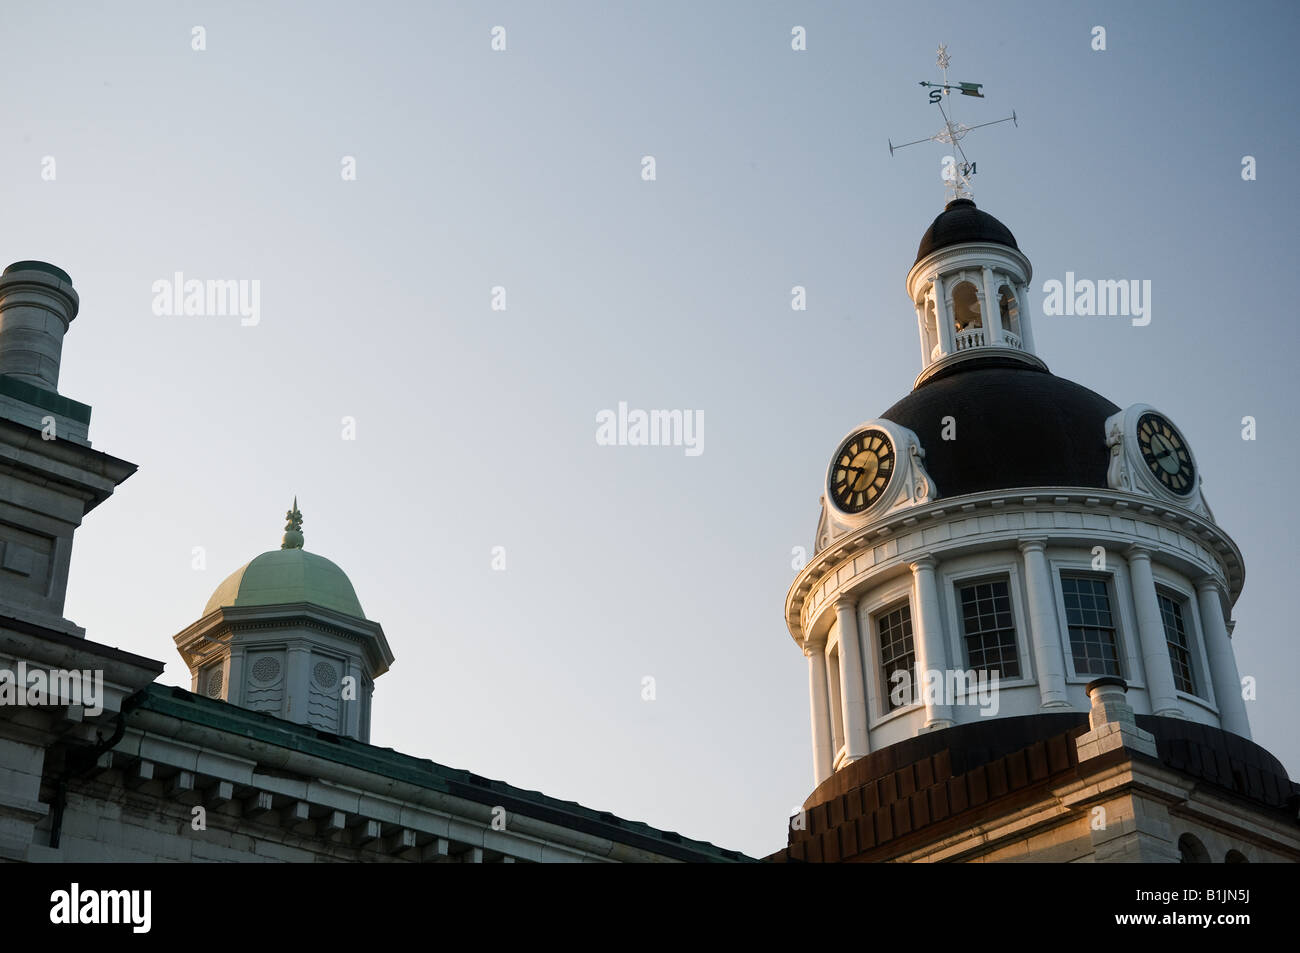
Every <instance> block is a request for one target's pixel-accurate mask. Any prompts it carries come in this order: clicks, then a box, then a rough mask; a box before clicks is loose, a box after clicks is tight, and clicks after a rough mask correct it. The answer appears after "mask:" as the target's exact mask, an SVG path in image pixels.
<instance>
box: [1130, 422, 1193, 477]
mask: <svg viewBox="0 0 1300 953" xmlns="http://www.w3.org/2000/svg"><path fill="white" fill-rule="evenodd" d="M1137 437H1138V446H1139V447H1140V448H1141V450H1142V459H1143V460H1145V461H1146V465H1147V466H1148V467H1149V468H1150V469H1151V472H1152V474H1153V475H1154V476H1155V478H1156V479H1157V480H1159V481H1160V482H1161V483H1162V484H1164V486H1165V488H1166V489H1167V490H1169V491H1170V492H1171V493H1177V494H1178V495H1179V496H1186V495H1187V494H1188V493H1191V492H1192V487H1194V486H1195V485H1196V484H1195V482H1194V481H1193V476H1194V475H1195V472H1196V468H1195V467H1194V466H1193V465H1192V455H1191V454H1190V453H1189V452H1188V451H1187V441H1185V440H1183V435H1182V434H1180V433H1179V432H1178V430H1177V428H1176V427H1174V425H1173V424H1171V423H1170V422H1169V421H1168V420H1166V419H1165V418H1164V417H1161V416H1160V415H1159V414H1154V413H1146V414H1143V415H1142V416H1141V417H1140V418H1139V419H1138V424H1137Z"/></svg>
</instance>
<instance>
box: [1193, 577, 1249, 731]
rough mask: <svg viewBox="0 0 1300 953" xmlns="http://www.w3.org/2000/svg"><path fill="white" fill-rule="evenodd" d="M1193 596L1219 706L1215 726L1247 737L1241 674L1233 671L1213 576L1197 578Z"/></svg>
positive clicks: (1233, 658)
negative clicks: (1199, 615) (1217, 719)
mask: <svg viewBox="0 0 1300 953" xmlns="http://www.w3.org/2000/svg"><path fill="white" fill-rule="evenodd" d="M1196 599H1197V602H1198V603H1199V605H1200V609H1201V631H1202V633H1204V635H1203V637H1204V639H1205V654H1206V656H1207V657H1208V658H1209V660H1210V680H1211V681H1212V682H1213V684H1214V700H1215V701H1216V702H1217V703H1218V705H1219V726H1220V727H1221V728H1222V729H1223V730H1224V731H1231V732H1232V733H1233V734H1234V735H1241V737H1243V738H1249V737H1250V720H1249V719H1248V718H1247V717H1246V702H1245V700H1244V699H1243V698H1242V697H1241V676H1240V675H1239V674H1238V673H1237V658H1236V656H1235V655H1234V653H1233V651H1232V639H1231V638H1229V636H1228V627H1227V626H1226V625H1224V624H1223V597H1222V595H1220V593H1219V585H1218V583H1217V582H1216V581H1215V579H1214V577H1213V576H1206V577H1205V578H1204V579H1201V580H1198V581H1197V583H1196Z"/></svg>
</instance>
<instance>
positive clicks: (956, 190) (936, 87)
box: [885, 43, 1020, 200]
mask: <svg viewBox="0 0 1300 953" xmlns="http://www.w3.org/2000/svg"><path fill="white" fill-rule="evenodd" d="M937 62H938V64H939V69H941V70H943V82H942V83H930V82H927V81H925V80H922V81H921V85H922V86H924V87H926V88H927V89H928V90H929V91H930V94H929V95H930V102H931V103H933V104H934V105H936V106H938V107H939V113H940V114H941V115H942V116H943V124H944V125H943V129H941V130H940V131H939V132H937V133H935V134H934V135H933V136H930V137H928V138H926V139H914V140H912V141H911V142H904V143H903V144H902V145H900V146H896V145H894V143H893V142H892V141H890V140H888V139H887V140H885V141H886V142H889V154H890V155H891V156H892V155H893V154H894V150H896V149H906V148H907V147H908V146H914V145H917V144H918V143H922V142H942V143H944V144H945V145H950V146H952V147H953V149H955V150H956V152H957V155H958V156H960V157H961V162H960V163H959V162H958V161H957V159H956V158H955V157H954V156H945V157H944V161H943V180H944V182H945V183H947V186H948V191H949V193H950V195H949V199H950V200H951V199H968V198H971V177H972V176H973V175H974V174H975V163H974V162H971V161H970V160H969V159H967V158H966V153H965V152H964V151H962V147H961V141H962V140H963V139H965V138H966V134H967V133H968V132H970V131H971V130H972V129H980V128H983V127H984V126H996V125H997V124H998V123H1000V122H1010V123H1013V124H1014V125H1016V126H1019V125H1020V123H1019V122H1017V121H1016V113H1015V110H1012V111H1011V115H1010V116H1007V117H1005V118H1003V119H995V120H993V121H992V122H981V123H978V124H977V125H974V126H967V125H965V124H963V123H960V122H955V121H954V120H953V117H952V105H951V104H949V106H948V108H947V109H945V108H944V105H943V101H944V99H945V98H947V97H948V96H951V95H952V91H953V90H954V89H955V90H957V92H959V93H961V94H962V95H963V96H974V97H976V98H978V99H983V98H984V94H983V93H981V92H980V89H981V88H983V85H984V84H983V83H949V82H948V64H949V62H950V59H949V56H948V46H947V44H945V43H940V44H939V58H938V60H937Z"/></svg>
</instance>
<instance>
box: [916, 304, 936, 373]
mask: <svg viewBox="0 0 1300 953" xmlns="http://www.w3.org/2000/svg"><path fill="white" fill-rule="evenodd" d="M916 323H917V329H918V330H919V331H920V333H921V366H922V367H925V366H926V365H927V364H929V363H930V352H931V351H932V350H934V345H933V344H931V343H930V341H929V335H928V334H926V330H925V299H924V298H922V299H921V306H920V307H919V308H917V309H916Z"/></svg>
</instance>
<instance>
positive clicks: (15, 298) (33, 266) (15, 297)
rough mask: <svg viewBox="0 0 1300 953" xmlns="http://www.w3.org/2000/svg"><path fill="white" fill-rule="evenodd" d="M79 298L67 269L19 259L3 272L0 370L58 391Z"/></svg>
mask: <svg viewBox="0 0 1300 953" xmlns="http://www.w3.org/2000/svg"><path fill="white" fill-rule="evenodd" d="M79 305H80V299H79V298H78V297H77V292H76V291H74V290H73V288H72V279H71V278H70V277H68V273H67V272H66V271H64V270H63V269H62V268H57V267H55V266H54V265H50V264H47V263H45V262H43V261H17V262H14V263H13V264H12V265H10V266H9V267H8V268H6V269H5V270H4V274H3V275H0V374H3V375H5V376H8V377H13V378H17V379H18V380H20V381H25V382H26V383H28V384H33V385H35V386H36V387H39V388H41V389H42V390H48V391H54V392H55V393H58V390H59V361H60V358H61V357H62V354H63V335H65V334H66V333H67V332H68V325H69V324H71V323H72V319H73V318H75V317H76V316H77V308H78V307H79Z"/></svg>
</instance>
